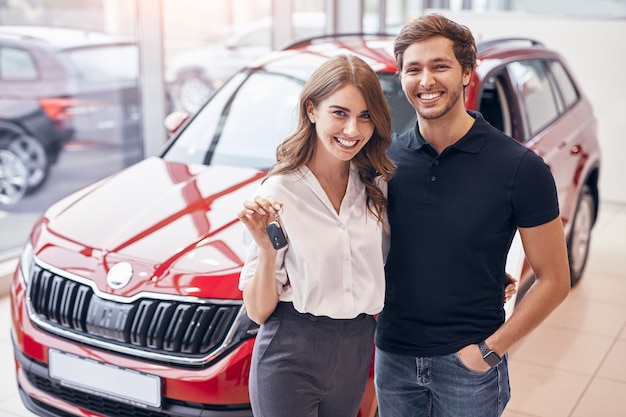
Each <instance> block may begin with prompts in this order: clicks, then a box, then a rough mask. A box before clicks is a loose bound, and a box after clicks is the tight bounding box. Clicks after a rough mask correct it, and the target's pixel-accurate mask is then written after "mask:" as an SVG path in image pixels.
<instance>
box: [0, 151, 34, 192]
mask: <svg viewBox="0 0 626 417" xmlns="http://www.w3.org/2000/svg"><path fill="white" fill-rule="evenodd" d="M0 146H1V145H0ZM27 189H28V170H27V169H26V165H25V164H24V161H22V159H21V158H20V157H18V156H17V155H16V154H15V153H13V152H12V151H10V150H8V149H5V148H0V204H15V203H17V202H18V201H20V200H21V199H22V197H24V194H26V190H27Z"/></svg>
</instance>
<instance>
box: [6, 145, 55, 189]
mask: <svg viewBox="0 0 626 417" xmlns="http://www.w3.org/2000/svg"><path fill="white" fill-rule="evenodd" d="M6 148H7V149H8V150H10V151H11V152H13V153H14V154H15V155H17V156H18V157H20V159H21V160H22V161H23V162H24V165H25V166H26V169H27V170H28V191H29V192H30V191H34V190H36V189H37V188H39V187H40V186H41V185H43V183H44V182H45V180H46V179H47V178H48V172H49V171H50V159H49V158H48V154H47V153H46V150H45V149H44V147H43V145H42V144H41V142H40V141H38V140H37V139H35V138H34V137H32V136H29V135H25V134H21V135H17V136H12V137H11V138H10V140H9V141H8V144H7V145H6Z"/></svg>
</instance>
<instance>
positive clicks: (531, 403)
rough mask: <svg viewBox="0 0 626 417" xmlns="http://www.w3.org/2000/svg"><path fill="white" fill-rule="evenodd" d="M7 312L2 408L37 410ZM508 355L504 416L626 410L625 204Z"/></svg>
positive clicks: (2, 300) (568, 416)
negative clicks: (581, 267) (560, 296)
mask: <svg viewBox="0 0 626 417" xmlns="http://www.w3.org/2000/svg"><path fill="white" fill-rule="evenodd" d="M10 266H11V265H9V267H10ZM4 273H5V271H3V270H2V265H0V294H3V288H6V278H2V277H1V276H2V275H3V274H4ZM9 320H10V314H9V300H8V298H7V297H6V296H0V323H2V325H1V326H2V327H4V329H0V416H2V417H28V416H33V414H31V413H29V412H28V411H26V410H25V408H24V407H23V406H22V404H21V402H20V399H19V395H18V394H17V387H16V383H15V377H14V374H13V369H14V364H13V359H12V350H11V349H12V348H11V342H10V338H9V330H8V327H9ZM509 358H510V359H509V363H510V368H511V372H510V373H511V386H512V391H513V396H512V399H511V402H510V403H509V406H508V407H507V410H506V412H505V413H504V417H597V416H602V417H625V416H626V205H611V204H607V203H605V204H603V206H602V211H601V214H600V218H599V222H598V224H597V225H596V228H595V229H594V232H593V237H592V248H591V255H590V258H589V263H588V265H587V271H586V273H585V277H584V278H583V280H582V281H581V283H580V284H579V285H578V286H577V287H575V288H574V289H572V291H571V293H570V295H569V296H568V298H567V299H566V300H565V301H564V302H563V304H562V305H561V306H559V308H558V309H557V310H556V311H555V312H554V313H553V314H552V315H551V316H550V317H549V318H548V319H547V320H546V321H545V322H544V323H543V324H542V325H541V326H540V327H539V328H538V329H537V330H535V331H534V332H533V333H532V334H531V335H529V336H528V337H527V338H525V339H524V340H522V341H521V342H520V343H519V344H518V345H517V346H515V348H514V349H513V350H511V352H510V354H509Z"/></svg>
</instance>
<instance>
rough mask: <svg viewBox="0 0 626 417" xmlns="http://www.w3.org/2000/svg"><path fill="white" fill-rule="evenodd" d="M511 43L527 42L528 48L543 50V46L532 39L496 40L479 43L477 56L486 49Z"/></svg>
mask: <svg viewBox="0 0 626 417" xmlns="http://www.w3.org/2000/svg"><path fill="white" fill-rule="evenodd" d="M513 42H527V43H530V46H531V47H533V48H534V47H539V48H545V45H544V44H543V43H542V42H540V41H538V40H536V39H532V38H524V37H512V38H498V39H491V40H488V41H483V42H479V43H478V45H477V49H478V53H479V54H480V53H483V52H485V51H486V50H487V49H490V48H492V47H494V46H497V45H501V44H505V43H513Z"/></svg>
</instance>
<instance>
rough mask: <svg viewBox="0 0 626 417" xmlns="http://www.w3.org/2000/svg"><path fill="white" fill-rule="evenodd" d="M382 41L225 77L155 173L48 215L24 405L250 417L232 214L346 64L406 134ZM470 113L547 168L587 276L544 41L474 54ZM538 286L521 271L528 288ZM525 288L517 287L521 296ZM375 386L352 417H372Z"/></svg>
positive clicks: (40, 246)
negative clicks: (347, 57)
mask: <svg viewBox="0 0 626 417" xmlns="http://www.w3.org/2000/svg"><path fill="white" fill-rule="evenodd" d="M392 44H393V37H391V36H389V37H385V36H382V37H381V36H370V35H361V36H339V35H337V36H328V37H324V38H318V39H312V40H309V41H306V42H301V43H298V44H295V45H293V46H291V47H289V48H286V50H282V51H278V52H274V53H271V54H269V55H267V56H265V57H264V58H262V59H261V60H258V61H257V62H256V63H254V64H253V65H251V66H249V67H247V68H245V69H244V70H242V71H240V72H238V73H237V74H235V76H234V77H233V78H231V79H230V80H229V81H228V82H227V83H226V84H225V85H224V86H223V87H222V88H220V89H219V90H218V91H217V92H216V94H215V95H213V96H212V98H211V99H210V100H209V101H208V102H207V104H206V105H205V106H204V107H203V108H202V109H201V110H200V111H199V112H198V113H197V114H195V115H194V116H193V117H191V118H189V120H187V122H185V123H184V125H183V126H181V127H180V128H179V129H178V130H177V133H176V134H175V136H174V137H173V138H172V140H171V141H170V142H169V143H168V145H167V146H166V148H165V150H164V151H163V153H162V154H161V155H160V156H159V157H150V158H147V159H145V160H144V161H142V162H140V163H138V164H136V165H134V166H131V167H129V168H127V169H125V170H122V171H120V172H118V173H116V174H114V175H112V176H110V177H109V178H106V179H104V180H101V181H99V182H97V183H95V184H93V185H90V186H88V187H86V188H84V189H82V190H80V191H78V192H76V193H74V194H72V195H70V196H69V197H66V198H65V199H63V200H61V201H59V202H58V203H56V204H54V205H53V206H52V207H50V208H49V209H48V210H47V211H46V213H45V214H44V215H43V216H42V217H41V219H40V220H39V221H38V222H37V223H36V225H35V226H34V228H33V231H32V233H31V235H30V239H29V241H28V243H27V245H26V247H25V249H24V251H23V254H22V256H21V260H20V264H19V267H18V269H17V271H16V272H15V275H14V278H13V282H12V287H11V301H12V309H11V311H12V333H11V335H12V339H13V343H14V352H15V363H16V371H17V380H18V384H19V390H20V394H21V397H22V400H23V402H24V404H25V405H26V407H28V408H29V409H30V410H32V411H33V412H35V413H37V414H40V415H46V416H68V415H76V416H90V417H93V416H135V417H136V416H146V417H148V416H149V417H157V416H204V417H218V416H220V417H221V416H250V415H251V411H250V405H249V400H248V387H247V380H248V371H249V368H250V354H251V351H252V345H253V343H254V336H255V333H256V331H257V326H256V325H255V324H254V323H253V322H252V321H250V320H249V319H248V317H247V315H246V311H245V308H244V306H243V303H242V299H241V293H240V291H239V290H238V289H237V282H238V278H239V271H240V268H241V266H242V263H243V258H244V256H243V249H242V243H241V225H240V224H239V222H238V219H237V217H236V213H237V211H238V210H239V208H240V207H241V204H242V201H243V200H244V199H246V198H248V197H249V196H250V195H251V194H252V193H253V191H254V190H255V189H256V187H257V186H258V184H259V181H260V180H261V178H262V177H263V176H264V170H266V169H267V168H268V167H269V166H270V165H271V164H272V162H273V160H274V151H275V148H276V145H277V144H278V143H279V142H280V141H281V140H282V139H283V138H284V137H285V136H286V135H287V134H288V133H289V132H290V131H291V130H292V128H293V126H294V123H295V117H296V106H295V104H296V101H297V97H298V94H299V92H300V90H301V88H302V85H303V83H304V80H306V79H307V77H308V76H309V74H310V73H311V72H312V71H313V69H315V68H316V67H317V66H318V65H319V64H320V63H321V62H322V61H323V60H325V59H326V57H328V56H330V55H334V54H337V53H343V52H350V53H353V54H358V55H360V56H361V57H363V58H364V59H365V60H367V61H368V62H369V63H370V64H371V66H372V67H373V68H374V69H375V70H376V71H377V72H378V73H379V76H380V81H381V83H382V86H383V89H384V91H385V93H386V96H387V98H388V100H389V102H390V104H391V108H392V111H393V119H394V129H396V130H397V131H401V130H404V129H406V128H407V127H410V126H412V125H413V124H414V123H415V112H414V111H413V109H412V108H411V106H410V105H409V104H408V102H407V101H406V99H405V97H404V93H403V92H402V89H401V87H400V82H399V79H398V77H397V76H396V75H395V70H396V68H395V61H394V59H393V56H392V54H391V51H392ZM479 56H480V63H479V64H478V67H477V69H476V71H475V74H474V76H473V79H472V82H471V85H470V86H469V87H468V89H467V94H466V100H467V106H468V108H471V109H477V110H479V111H481V112H483V113H484V115H485V116H486V118H487V119H488V120H490V121H491V123H493V124H494V125H496V126H498V127H499V128H500V129H502V130H504V131H505V132H507V133H508V134H510V135H512V136H513V137H514V138H516V139H517V140H519V141H520V142H522V143H524V144H526V145H527V146H529V147H531V148H532V149H533V150H535V151H536V152H538V153H539V154H540V155H542V156H543V157H544V158H545V159H546V161H547V162H548V163H549V164H550V165H551V167H552V170H553V172H554V176H555V178H556V181H557V184H558V191H559V197H560V199H561V200H560V203H561V209H562V214H563V221H564V222H565V226H566V229H567V236H568V239H569V245H570V255H571V268H572V278H573V280H574V281H577V280H578V279H579V278H580V276H581V275H582V272H583V269H584V266H585V260H586V257H587V251H588V249H589V236H590V231H591V228H592V226H593V224H594V222H595V218H596V213H597V207H598V187H597V183H598V174H599V166H600V156H599V151H598V143H597V141H596V122H595V119H594V117H593V113H592V109H591V106H590V105H589V102H588V101H587V99H586V98H585V96H584V95H583V93H582V91H581V89H580V88H579V86H578V85H577V84H576V83H575V81H574V79H573V78H572V76H571V73H570V71H569V70H568V69H567V67H566V66H565V64H564V62H563V61H562V59H561V58H560V57H559V55H557V54H556V53H554V52H552V51H550V50H548V49H546V48H545V47H543V46H542V45H541V44H539V43H537V42H532V41H528V40H524V41H513V40H500V41H494V42H490V43H486V44H483V45H482V46H481V48H480V54H479ZM530 277H532V271H530V270H529V269H528V268H526V270H525V271H524V278H522V280H523V282H527V281H528V280H529V278H530ZM522 285H524V284H522ZM376 409H377V405H376V399H375V395H374V389H373V385H372V384H371V380H370V383H369V384H368V388H367V391H366V394H365V397H364V399H363V403H362V407H361V410H360V416H362V417H366V416H367V417H371V416H373V415H375V414H376Z"/></svg>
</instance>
